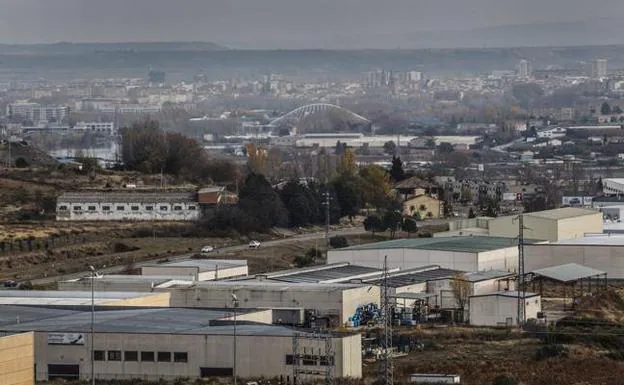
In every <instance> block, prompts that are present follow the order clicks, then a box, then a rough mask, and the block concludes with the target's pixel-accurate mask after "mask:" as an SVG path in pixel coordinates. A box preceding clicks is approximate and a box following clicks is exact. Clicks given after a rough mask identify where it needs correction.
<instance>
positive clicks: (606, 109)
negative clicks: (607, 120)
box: [600, 102, 611, 115]
mask: <svg viewBox="0 0 624 385" xmlns="http://www.w3.org/2000/svg"><path fill="white" fill-rule="evenodd" d="M600 114H602V115H611V105H609V103H607V102H603V103H602V105H601V106H600Z"/></svg>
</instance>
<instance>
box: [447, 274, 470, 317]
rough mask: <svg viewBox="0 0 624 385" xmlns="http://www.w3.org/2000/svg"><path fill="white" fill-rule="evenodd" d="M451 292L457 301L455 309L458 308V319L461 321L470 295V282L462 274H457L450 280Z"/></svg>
mask: <svg viewBox="0 0 624 385" xmlns="http://www.w3.org/2000/svg"><path fill="white" fill-rule="evenodd" d="M451 290H452V292H453V294H454V295H455V300H456V301H457V307H458V308H459V312H460V313H459V314H460V316H461V317H460V319H461V320H462V321H463V320H464V310H465V309H466V305H467V304H468V299H469V298H470V294H471V293H470V292H471V287H470V282H469V281H468V279H467V278H466V275H465V274H464V273H458V274H455V275H454V276H453V278H452V280H451Z"/></svg>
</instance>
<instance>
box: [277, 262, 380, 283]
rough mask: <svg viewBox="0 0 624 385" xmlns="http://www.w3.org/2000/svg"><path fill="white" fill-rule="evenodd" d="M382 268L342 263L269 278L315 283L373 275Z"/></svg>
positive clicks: (343, 280) (378, 272)
mask: <svg viewBox="0 0 624 385" xmlns="http://www.w3.org/2000/svg"><path fill="white" fill-rule="evenodd" d="M381 272H382V271H381V270H380V269H375V268H372V267H366V266H356V265H349V264H346V265H340V266H335V267H331V268H327V269H318V270H311V271H302V272H300V273H292V274H291V273H289V274H285V275H280V274H276V276H273V275H269V277H268V278H269V279H272V280H275V281H281V282H293V283H294V282H301V283H315V282H326V281H334V282H336V281H342V282H345V281H349V280H351V279H356V278H358V277H362V276H371V275H376V274H381Z"/></svg>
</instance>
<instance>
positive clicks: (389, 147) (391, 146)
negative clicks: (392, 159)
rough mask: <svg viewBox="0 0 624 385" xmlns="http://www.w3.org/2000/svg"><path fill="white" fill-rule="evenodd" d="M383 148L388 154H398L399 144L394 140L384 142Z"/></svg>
mask: <svg viewBox="0 0 624 385" xmlns="http://www.w3.org/2000/svg"><path fill="white" fill-rule="evenodd" d="M383 149H384V152H385V153H386V154H389V155H394V154H396V149H397V145H396V143H394V142H393V141H389V142H386V143H384V145H383Z"/></svg>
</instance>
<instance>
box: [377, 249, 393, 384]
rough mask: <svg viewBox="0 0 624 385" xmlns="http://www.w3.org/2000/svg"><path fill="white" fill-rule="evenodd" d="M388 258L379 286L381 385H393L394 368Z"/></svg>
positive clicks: (385, 261)
mask: <svg viewBox="0 0 624 385" xmlns="http://www.w3.org/2000/svg"><path fill="white" fill-rule="evenodd" d="M388 275H389V274H388V256H387V255H386V256H385V257H384V268H383V282H382V286H381V317H382V322H383V337H382V340H381V357H382V358H381V359H382V362H381V366H380V373H379V377H380V378H379V383H380V384H382V385H393V384H394V367H393V362H392V304H391V302H390V301H391V299H390V287H389V286H388Z"/></svg>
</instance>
